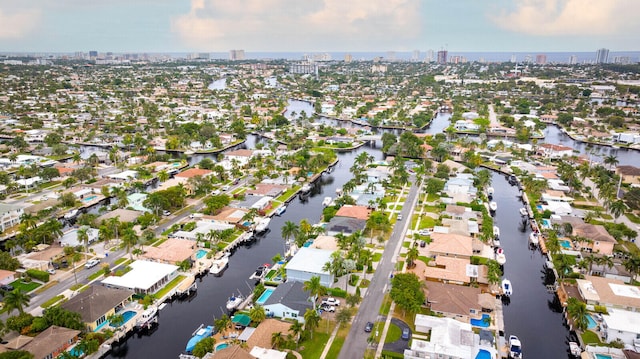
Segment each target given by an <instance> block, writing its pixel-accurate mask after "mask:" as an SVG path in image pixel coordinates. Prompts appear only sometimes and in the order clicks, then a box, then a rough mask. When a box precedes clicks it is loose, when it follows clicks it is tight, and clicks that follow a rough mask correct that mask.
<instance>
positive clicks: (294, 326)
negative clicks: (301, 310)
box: [289, 320, 304, 348]
mask: <svg viewBox="0 0 640 359" xmlns="http://www.w3.org/2000/svg"><path fill="white" fill-rule="evenodd" d="M303 329H304V328H303V326H302V323H300V322H299V321H297V320H296V321H295V322H293V323H291V326H290V327H289V331H290V332H291V335H293V337H294V338H295V341H296V348H297V347H298V343H299V342H300V333H302V330H303Z"/></svg>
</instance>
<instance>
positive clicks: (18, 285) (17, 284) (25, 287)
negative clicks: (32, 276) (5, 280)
mask: <svg viewBox="0 0 640 359" xmlns="http://www.w3.org/2000/svg"><path fill="white" fill-rule="evenodd" d="M11 285H12V286H13V288H15V289H20V290H22V291H23V292H25V293H29V292H31V291H32V290H34V289H36V288H38V287H39V286H41V285H42V284H40V283H37V282H29V283H25V282H23V281H22V280H21V279H18V280H16V281H14V282H13V283H11Z"/></svg>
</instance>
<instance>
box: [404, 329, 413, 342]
mask: <svg viewBox="0 0 640 359" xmlns="http://www.w3.org/2000/svg"><path fill="white" fill-rule="evenodd" d="M410 335H411V331H409V328H404V329H402V340H409V336H410Z"/></svg>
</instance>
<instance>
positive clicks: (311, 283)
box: [302, 275, 326, 310]
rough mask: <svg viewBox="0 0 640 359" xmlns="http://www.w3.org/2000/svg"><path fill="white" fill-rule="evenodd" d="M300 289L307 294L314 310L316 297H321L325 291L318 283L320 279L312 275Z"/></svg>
mask: <svg viewBox="0 0 640 359" xmlns="http://www.w3.org/2000/svg"><path fill="white" fill-rule="evenodd" d="M302 289H303V290H304V291H305V292H309V295H310V297H309V299H311V301H312V302H313V310H315V309H316V301H317V300H318V296H319V295H322V294H323V293H324V292H325V290H326V288H325V287H324V286H323V285H322V283H321V282H320V277H319V276H317V275H314V276H313V277H311V278H310V279H309V280H308V281H306V282H304V284H303V286H302Z"/></svg>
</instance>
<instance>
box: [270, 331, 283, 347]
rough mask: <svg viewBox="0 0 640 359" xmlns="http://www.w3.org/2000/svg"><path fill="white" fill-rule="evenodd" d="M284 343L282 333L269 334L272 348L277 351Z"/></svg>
mask: <svg viewBox="0 0 640 359" xmlns="http://www.w3.org/2000/svg"><path fill="white" fill-rule="evenodd" d="M284 342H285V338H284V335H282V332H274V333H273V334H271V347H272V348H276V349H278V348H280V346H281V345H282V344H284Z"/></svg>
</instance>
